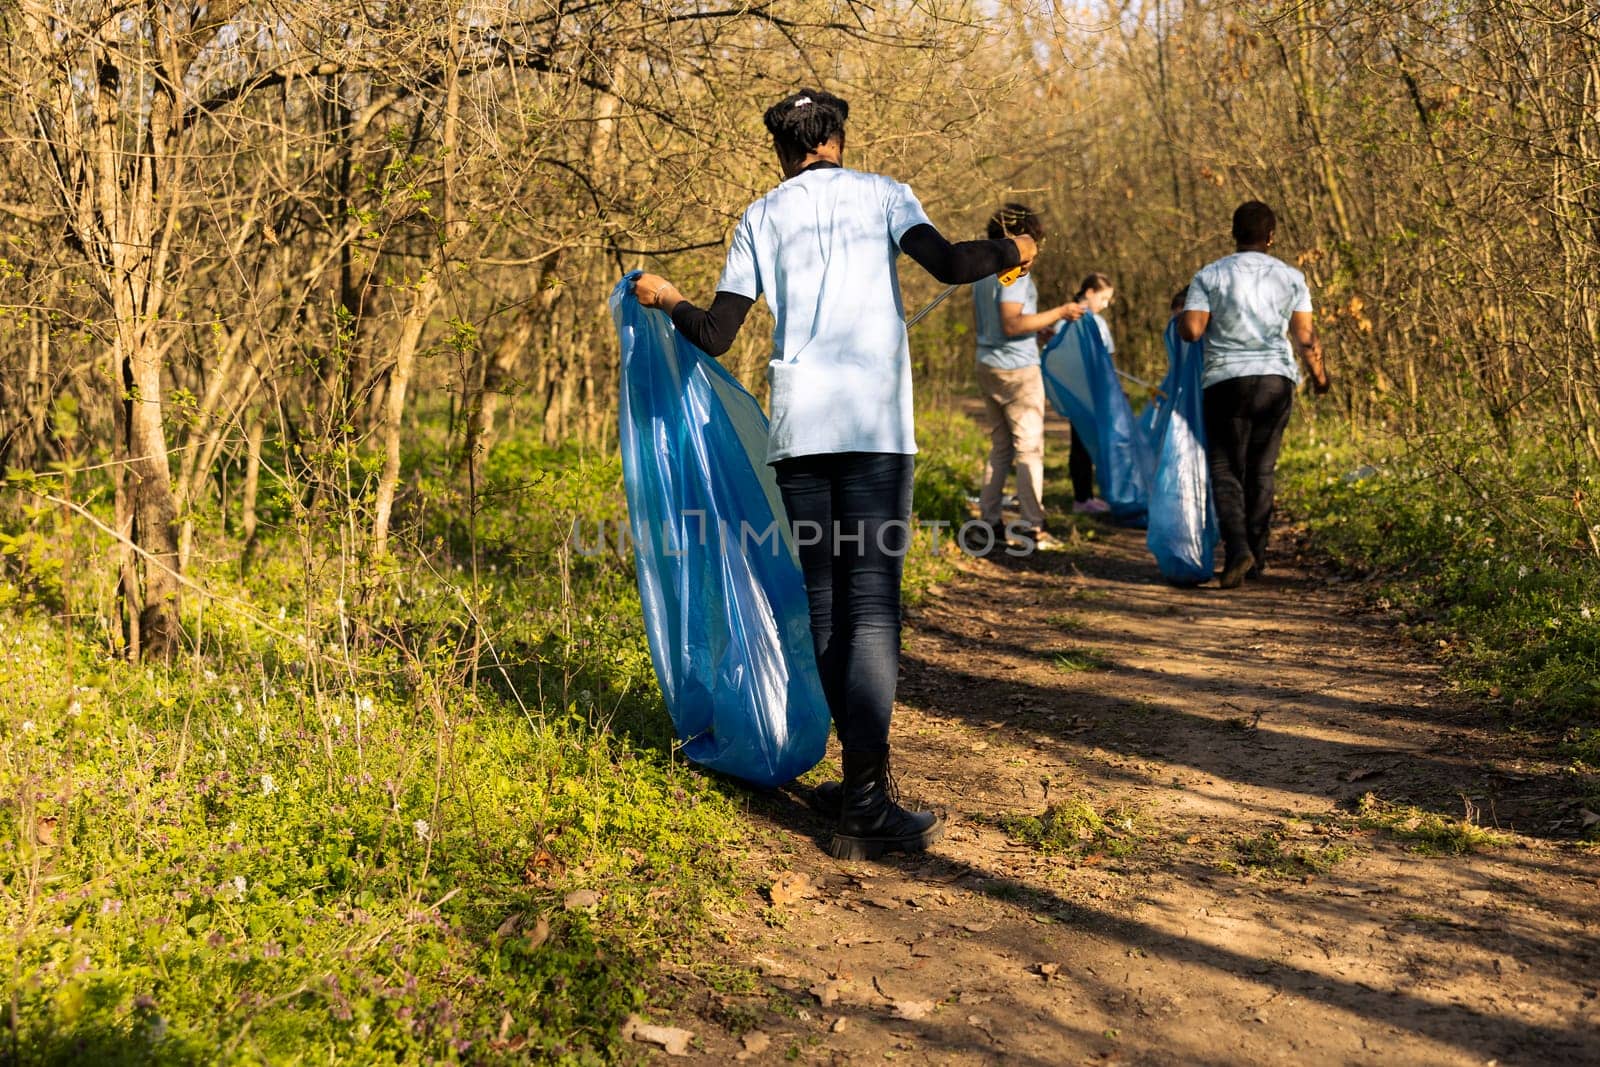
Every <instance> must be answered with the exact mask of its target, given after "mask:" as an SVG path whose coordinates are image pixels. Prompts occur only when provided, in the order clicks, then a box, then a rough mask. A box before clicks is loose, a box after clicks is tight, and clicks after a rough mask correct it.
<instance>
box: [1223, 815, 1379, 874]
mask: <svg viewBox="0 0 1600 1067" xmlns="http://www.w3.org/2000/svg"><path fill="white" fill-rule="evenodd" d="M1354 852H1355V850H1354V849H1352V848H1351V847H1350V846H1349V845H1342V844H1335V843H1333V842H1331V841H1323V842H1321V843H1319V844H1309V843H1301V842H1297V841H1295V840H1293V839H1291V838H1290V837H1289V835H1288V834H1287V833H1286V832H1285V831H1284V830H1283V829H1281V828H1280V829H1273V830H1265V831H1263V832H1261V833H1259V834H1257V835H1255V836H1254V837H1251V838H1248V839H1246V840H1244V841H1239V842H1236V843H1235V844H1234V856H1233V858H1232V859H1228V860H1224V861H1223V862H1222V864H1221V866H1222V867H1223V869H1225V870H1237V871H1243V872H1246V873H1249V874H1253V875H1255V876H1257V877H1262V878H1302V879H1303V878H1309V877H1313V876H1315V875H1321V874H1327V873H1328V872H1329V871H1331V870H1333V868H1334V867H1336V866H1338V865H1339V864H1340V863H1343V862H1344V861H1345V860H1347V859H1349V858H1350V857H1351V856H1352V855H1354Z"/></svg>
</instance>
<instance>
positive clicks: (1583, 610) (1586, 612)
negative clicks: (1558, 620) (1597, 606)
mask: <svg viewBox="0 0 1600 1067" xmlns="http://www.w3.org/2000/svg"><path fill="white" fill-rule="evenodd" d="M1578 614H1579V615H1581V616H1583V617H1584V618H1585V619H1592V618H1594V612H1592V611H1590V610H1589V605H1587V604H1585V605H1584V606H1583V607H1581V608H1579V609H1578Z"/></svg>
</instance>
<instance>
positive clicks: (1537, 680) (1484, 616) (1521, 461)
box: [1279, 420, 1600, 727]
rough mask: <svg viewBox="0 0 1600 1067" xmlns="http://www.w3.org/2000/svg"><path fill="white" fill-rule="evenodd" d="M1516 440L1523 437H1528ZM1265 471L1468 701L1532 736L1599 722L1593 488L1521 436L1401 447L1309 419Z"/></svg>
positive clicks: (1472, 435)
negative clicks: (1309, 428) (1468, 694)
mask: <svg viewBox="0 0 1600 1067" xmlns="http://www.w3.org/2000/svg"><path fill="white" fill-rule="evenodd" d="M1530 430H1531V428H1530ZM1293 437H1294V440H1293V442H1292V444H1291V446H1290V447H1289V448H1288V449H1286V453H1285V456H1284V459H1283V462H1282V465H1281V467H1280V472H1281V473H1280V481H1279V484H1280V487H1281V489H1280V497H1281V500H1282V502H1283V505H1284V508H1285V510H1286V511H1288V512H1289V513H1290V514H1291V515H1293V516H1294V518H1296V519H1297V520H1298V521H1299V522H1300V523H1301V524H1302V525H1303V526H1304V527H1305V530H1306V532H1307V533H1308V534H1309V535H1310V537H1311V540H1312V543H1313V544H1314V546H1315V547H1316V549H1317V550H1318V551H1320V552H1325V553H1327V554H1328V555H1329V556H1331V558H1332V559H1333V560H1334V562H1336V563H1337V564H1338V565H1339V566H1341V567H1342V568H1344V569H1345V570H1346V571H1347V572H1348V573H1350V574H1352V575H1357V576H1362V577H1366V578H1368V579H1370V581H1371V582H1372V583H1373V587H1374V591H1373V596H1372V603H1373V606H1374V607H1376V608H1377V609H1379V610H1380V611H1383V612H1386V613H1387V612H1393V613H1395V615H1396V617H1397V618H1398V620H1399V624H1400V627H1401V629H1402V632H1404V633H1408V634H1410V635H1412V636H1413V637H1416V638H1418V639H1420V640H1425V641H1427V642H1428V644H1429V645H1431V646H1432V647H1433V648H1434V649H1435V650H1436V651H1437V652H1438V653H1439V654H1440V655H1442V656H1443V657H1444V658H1445V659H1446V661H1447V662H1448V663H1449V664H1450V666H1451V669H1452V671H1453V674H1454V676H1455V677H1456V678H1457V679H1458V680H1459V681H1460V682H1461V683H1462V684H1463V685H1464V686H1466V687H1468V688H1469V689H1470V690H1471V691H1473V692H1475V693H1477V694H1479V695H1481V696H1483V697H1485V698H1488V699H1491V700H1495V701H1498V702H1500V703H1502V704H1503V705H1504V706H1505V707H1506V708H1507V709H1508V710H1509V711H1510V712H1512V714H1513V715H1514V716H1515V717H1518V718H1532V719H1538V720H1540V721H1541V722H1542V723H1543V724H1544V725H1547V726H1548V725H1555V726H1558V727H1559V726H1566V725H1579V726H1582V725H1589V726H1594V725H1595V724H1596V720H1597V719H1600V598H1597V594H1596V589H1600V512H1597V511H1596V510H1595V507H1594V505H1592V503H1591V499H1592V495H1593V493H1594V492H1595V491H1600V483H1596V482H1595V480H1594V479H1592V478H1591V479H1590V484H1589V488H1588V489H1587V490H1581V491H1577V492H1573V491H1570V490H1565V489H1558V488H1557V487H1559V486H1566V485H1570V484H1571V483H1572V480H1573V479H1574V478H1575V477H1578V475H1577V474H1576V473H1575V471H1574V470H1573V469H1571V466H1570V463H1571V462H1577V461H1576V460H1573V461H1570V462H1568V461H1563V460H1562V459H1561V458H1560V456H1561V452H1560V451H1558V450H1556V449H1554V448H1553V447H1551V445H1550V442H1548V441H1545V440H1543V439H1542V438H1541V437H1540V436H1539V435H1538V434H1537V433H1536V432H1528V433H1526V434H1523V435H1515V436H1513V437H1511V438H1509V439H1507V438H1505V437H1502V436H1501V435H1500V434H1499V433H1497V432H1494V431H1493V430H1492V429H1490V430H1484V431H1477V432H1471V431H1468V430H1465V429H1463V430H1460V431H1458V432H1454V433H1450V434H1444V433H1440V434H1434V435H1430V436H1428V437H1426V438H1420V439H1417V440H1414V441H1411V442H1407V441H1405V440H1404V439H1397V438H1387V437H1383V438H1380V437H1376V436H1372V435H1363V436H1359V437H1358V436H1357V435H1355V434H1353V433H1352V432H1350V431H1349V430H1347V429H1345V428H1342V427H1338V426H1334V425H1330V424H1329V423H1328V422H1327V421H1326V420H1323V421H1319V422H1318V424H1317V426H1316V428H1315V433H1314V435H1308V434H1305V433H1297V434H1295V435H1293Z"/></svg>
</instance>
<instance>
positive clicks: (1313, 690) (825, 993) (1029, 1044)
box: [670, 525, 1600, 1065]
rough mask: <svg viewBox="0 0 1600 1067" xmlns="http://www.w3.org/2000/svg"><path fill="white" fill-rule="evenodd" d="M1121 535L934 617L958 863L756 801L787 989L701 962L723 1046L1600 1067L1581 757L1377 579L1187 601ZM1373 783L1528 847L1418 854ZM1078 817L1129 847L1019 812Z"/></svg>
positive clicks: (882, 1053)
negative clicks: (1532, 720)
mask: <svg viewBox="0 0 1600 1067" xmlns="http://www.w3.org/2000/svg"><path fill="white" fill-rule="evenodd" d="M1090 529H1093V530H1094V531H1095V532H1094V534H1093V535H1092V537H1090V538H1088V539H1085V538H1084V536H1083V535H1082V534H1077V535H1074V536H1075V538H1076V544H1075V546H1074V547H1073V549H1072V550H1071V551H1068V552H1061V553H1053V554H1050V555H1042V556H1037V557H1034V558H1031V559H1023V560H1005V559H1002V560H997V561H988V560H970V559H967V560H963V561H962V562H961V563H960V569H959V573H958V574H957V575H956V576H955V577H954V578H953V579H952V580H950V581H948V582H946V583H945V584H944V585H943V586H942V587H940V588H936V589H935V590H934V591H933V592H932V593H931V594H930V595H929V596H928V597H927V598H926V599H925V600H924V601H923V602H922V603H921V604H920V605H918V606H917V607H916V608H915V609H913V610H912V611H911V612H910V613H909V617H908V622H907V628H906V636H905V653H904V659H903V675H902V683H901V687H900V694H899V695H900V706H899V708H898V710H897V713H896V720H895V728H894V729H895V732H894V743H895V757H896V766H897V769H898V773H899V775H900V778H901V785H902V789H903V790H904V791H905V793H906V794H907V795H908V796H909V797H911V798H916V799H920V800H922V801H925V802H927V803H929V804H931V805H933V806H934V807H936V808H938V809H940V810H942V811H943V812H945V813H946V820H947V827H948V832H947V834H946V837H945V839H944V841H943V842H941V843H940V844H939V845H937V846H936V847H935V848H934V850H933V851H932V852H931V853H929V854H927V855H925V856H920V857H912V858H905V857H889V858H888V859H886V860H885V861H883V862H875V863H845V862H839V861H835V860H833V859H831V858H830V857H829V856H828V855H827V854H826V852H825V851H823V848H822V846H823V845H824V844H825V842H826V840H827V833H828V825H827V823H826V821H825V820H823V819H822V818H820V817H817V816H814V815H813V814H811V813H810V812H809V810H808V809H807V808H806V807H805V804H804V798H805V796H806V794H807V792H808V790H807V789H806V787H804V786H797V787H795V788H794V789H792V790H790V791H788V792H785V793H779V794H770V795H766V796H759V797H756V798H754V799H753V801H752V818H753V819H754V820H756V821H757V823H758V824H759V827H760V829H759V830H758V834H757V837H758V839H759V842H760V844H759V847H758V848H757V849H756V850H755V851H754V852H753V853H752V854H751V855H749V856H748V857H747V858H746V861H745V862H746V866H747V871H748V875H749V880H750V884H751V889H750V892H749V897H748V902H747V903H748V908H747V909H746V910H745V911H744V912H743V913H742V914H740V915H737V916H731V917H730V919H729V945H728V947H727V949H726V959H725V960H724V961H722V962H724V963H728V964H733V965H734V970H738V969H754V970H755V971H757V972H759V975H760V981H759V983H758V986H759V988H758V989H757V990H756V991H755V992H754V993H751V994H749V995H745V994H744V993H741V992H740V991H738V990H736V989H735V990H733V991H730V990H729V988H728V986H727V984H726V983H725V982H719V981H717V980H716V979H715V978H714V977H711V978H710V979H709V980H708V975H710V974H711V972H712V971H714V970H716V968H694V969H692V970H690V971H685V972H683V973H681V974H679V975H677V976H676V978H677V981H678V982H680V983H681V988H682V989H683V992H684V995H683V996H682V998H681V999H680V1007H679V1011H678V1012H677V1016H678V1017H677V1018H675V1019H672V1020H670V1021H672V1022H673V1023H675V1024H676V1025H679V1026H682V1027H685V1028H687V1029H690V1030H692V1031H694V1033H695V1034H696V1039H697V1040H696V1048H695V1050H694V1052H693V1055H694V1056H696V1057H698V1058H699V1059H700V1060H701V1061H702V1062H716V1063H722V1062H732V1061H734V1060H736V1059H737V1058H740V1057H741V1053H742V1058H743V1059H744V1060H745V1062H751V1063H785V1062H796V1061H798V1062H802V1063H877V1062H882V1061H885V1060H901V1061H907V1062H915V1063H926V1064H988V1063H1006V1064H1065V1063H1098V1064H1103V1063H1125V1064H1134V1063H1138V1064H1218V1065H1220V1064H1238V1063H1270V1062H1285V1063H1317V1064H1324V1063H1327V1064H1343V1063H1361V1064H1367V1063H1374V1064H1376V1063H1385V1064H1388V1063H1417V1064H1486V1063H1499V1064H1553V1063H1600V1012H1597V1009H1600V999H1597V992H1600V968H1597V964H1600V926H1597V921H1600V911H1597V907H1596V906H1597V905H1600V853H1597V852H1596V851H1594V850H1593V849H1592V848H1586V847H1584V846H1582V845H1579V844H1576V843H1574V842H1572V841H1570V840H1562V839H1561V838H1560V837H1559V836H1558V834H1559V833H1560V832H1563V831H1561V830H1560V829H1552V822H1553V821H1554V820H1558V818H1559V817H1560V815H1561V809H1560V808H1559V807H1558V806H1557V805H1556V801H1557V799H1558V794H1559V792H1560V788H1559V774H1560V765H1559V763H1557V762H1555V761H1553V760H1548V759H1546V758H1545V757H1544V756H1543V755H1542V754H1541V753H1540V752H1539V751H1538V750H1537V749H1535V748H1533V747H1532V746H1530V745H1527V744H1526V743H1515V742H1513V740H1512V739H1511V738H1510V736H1509V735H1508V734H1506V733H1505V732H1503V731H1499V730H1496V729H1494V728H1493V725H1492V724H1493V722H1494V715H1493V712H1492V710H1489V709H1484V708H1481V707H1474V706H1471V705H1468V704H1466V703H1464V702H1463V701H1462V700H1461V699H1460V698H1458V697H1456V696H1454V695H1452V694H1451V693H1450V692H1449V691H1448V689H1447V686H1446V685H1445V683H1444V682H1443V681H1442V680H1441V679H1440V677H1439V673H1438V670H1437V668H1436V666H1435V665H1433V664H1432V663H1430V662H1429V661H1428V657H1427V655H1426V650H1425V649H1418V648H1415V647H1412V646H1409V645H1407V644H1406V643H1405V642H1404V641H1402V640H1400V639H1399V638H1398V637H1397V636H1396V633H1395V631H1394V630H1393V629H1391V628H1390V627H1389V626H1386V625H1385V621H1386V620H1385V617H1384V616H1383V615H1381V614H1371V613H1367V612H1365V611H1363V610H1361V609H1360V608H1359V607H1358V602H1357V598H1356V597H1355V596H1353V595H1352V594H1351V593H1350V592H1349V591H1348V590H1347V587H1345V586H1343V585H1340V584H1337V583H1335V582H1332V581H1330V580H1329V579H1326V578H1323V577H1319V576H1317V575H1316V574H1314V573H1313V572H1312V571H1311V570H1310V569H1308V568H1306V567H1303V566H1298V565H1294V564H1290V565H1286V566H1282V567H1279V568H1278V569H1275V570H1274V571H1272V572H1270V573H1269V574H1268V576H1267V578H1266V579H1265V580H1264V581H1261V582H1259V583H1251V584H1249V585H1247V586H1246V587H1245V588H1244V589H1241V590H1237V591H1234V592H1231V593H1230V592H1224V591H1221V590H1218V589H1216V588H1214V587H1202V588H1198V589H1188V590H1185V589H1177V588H1173V587H1170V586H1167V585H1165V584H1163V583H1161V582H1160V581H1159V579H1158V578H1157V576H1156V573H1155V568H1154V566H1153V564H1152V563H1151V561H1150V558H1149V556H1148V554H1147V553H1146V552H1145V550H1144V544H1143V536H1142V534H1141V533H1139V532H1135V531H1121V530H1110V529H1107V528H1105V527H1090V526H1087V525H1085V526H1082V527H1080V530H1084V531H1087V530H1090ZM1085 650H1090V651H1092V653H1094V655H1092V656H1085V654H1084V653H1085ZM1063 656H1066V657H1067V658H1068V661H1067V662H1066V663H1063V661H1062V657H1063ZM1073 664H1077V665H1080V666H1084V665H1086V666H1088V667H1089V668H1090V669H1086V670H1081V669H1080V670H1074V669H1070V668H1071V666H1072V665H1073ZM830 763H831V765H832V766H833V767H835V768H836V767H837V763H836V762H835V761H830ZM816 777H820V775H818V776H816ZM1368 793H1371V794H1373V795H1374V796H1375V797H1376V798H1378V799H1380V800H1381V801H1383V802H1386V803H1390V804H1395V805H1415V806H1417V807H1418V808H1419V809H1421V810H1422V811H1425V812H1436V813H1440V814H1443V815H1446V816H1448V817H1449V818H1450V819H1452V820H1455V821H1457V822H1459V821H1460V820H1462V819H1463V817H1464V816H1469V815H1470V818H1471V819H1472V820H1473V821H1475V822H1476V823H1478V824H1481V825H1483V826H1485V827H1498V828H1499V831H1500V833H1501V834H1502V839H1501V841H1500V843H1498V844H1494V845H1491V846H1490V847H1487V848H1484V849H1482V850H1480V851H1477V852H1473V853H1470V854H1466V855H1442V854H1433V855H1428V854H1423V853H1419V852H1418V851H1415V848H1416V842H1415V841H1414V840H1410V839H1408V838H1407V836H1406V835H1405V833H1404V831H1405V830H1406V829H1407V828H1409V827H1412V826H1413V825H1414V824H1413V823H1411V822H1402V823H1401V824H1400V826H1399V830H1400V831H1401V832H1400V833H1396V832H1394V831H1392V830H1389V829H1382V828H1376V827H1373V826H1372V825H1371V824H1370V822H1365V823H1364V821H1363V820H1362V819H1361V818H1360V817H1359V816H1358V815H1357V813H1356V808H1357V806H1358V804H1359V801H1360V798H1361V797H1362V796H1363V795H1364V794H1368ZM1074 798H1081V799H1084V800H1087V801H1088V802H1089V804H1090V805H1092V807H1093V809H1094V810H1095V811H1096V812H1098V813H1100V814H1101V815H1102V816H1103V817H1105V818H1106V819H1107V821H1108V823H1109V824H1110V833H1109V834H1107V835H1101V836H1100V837H1099V838H1098V839H1093V840H1077V839H1075V838H1073V837H1071V836H1070V835H1069V837H1068V839H1067V840H1066V841H1065V842H1064V845H1065V847H1064V848H1062V849H1060V850H1057V851H1054V852H1046V851H1042V850H1040V849H1039V848H1036V847H1034V846H1032V845H1029V844H1026V843H1023V842H1022V841H1021V840H1019V839H1018V838H1017V837H1016V836H1014V835H1013V834H1011V833H1008V832H1007V831H1006V830H1005V829H1004V828H1002V826H1001V824H1000V820H1002V819H1003V818H1005V817H1007V816H1017V815H1039V814H1042V813H1043V812H1044V811H1045V810H1046V809H1047V807H1048V806H1050V805H1052V804H1058V803H1062V802H1066V801H1070V800H1073V799H1074ZM1125 819H1126V820H1131V821H1121V820H1125ZM1274 842H1275V843H1276V848H1277V849H1278V851H1279V853H1287V854H1297V855H1300V856H1302V857H1306V858H1308V859H1309V860H1310V861H1312V864H1311V865H1307V864H1304V863H1296V862H1293V861H1285V862H1283V863H1274V862H1272V857H1271V855H1270V853H1264V852H1263V849H1270V847H1271V846H1272V844H1273V843H1274ZM1264 856H1265V858H1263V857H1264ZM780 876H781V878H782V879H783V881H782V882H781V884H780V885H779V887H778V889H777V890H776V891H774V890H772V889H770V888H769V887H770V886H771V885H772V883H773V882H774V880H775V879H777V878H780ZM807 881H808V882H809V883H810V887H811V888H810V890H809V895H807V894H808V889H807V886H806V882H807ZM774 893H775V895H776V897H777V900H778V902H777V903H773V902H771V897H772V896H773V895H774ZM746 1035H748V1036H746ZM763 1046H764V1047H763ZM748 1049H756V1050H759V1051H753V1052H752V1051H747V1050H748Z"/></svg>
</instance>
